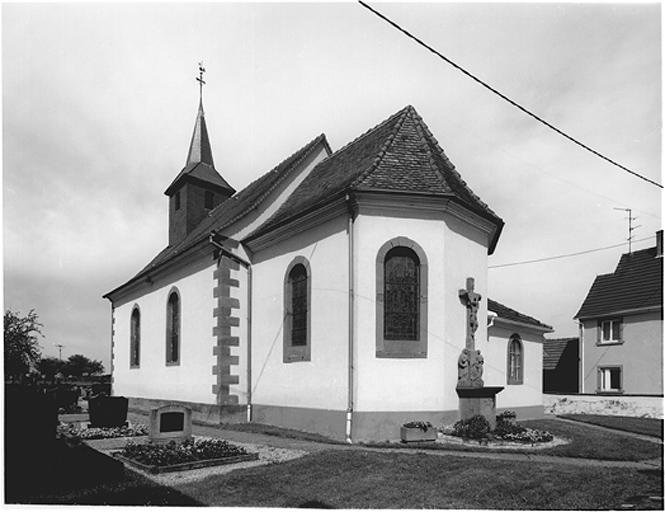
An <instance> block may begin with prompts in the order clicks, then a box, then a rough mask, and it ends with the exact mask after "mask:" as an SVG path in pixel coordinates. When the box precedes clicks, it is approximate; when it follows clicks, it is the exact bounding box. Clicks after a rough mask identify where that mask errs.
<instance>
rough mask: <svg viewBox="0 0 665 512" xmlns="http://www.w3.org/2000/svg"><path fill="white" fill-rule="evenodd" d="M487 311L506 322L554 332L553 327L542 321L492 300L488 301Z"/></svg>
mask: <svg viewBox="0 0 665 512" xmlns="http://www.w3.org/2000/svg"><path fill="white" fill-rule="evenodd" d="M487 309H488V310H489V311H492V312H493V313H496V315H497V316H498V317H499V318H504V319H505V320H511V321H513V322H520V323H522V324H527V325H533V326H534V327H538V328H540V329H546V330H550V331H551V330H552V327H551V326H549V325H547V324H544V323H542V322H541V321H540V320H536V319H535V318H533V317H532V316H528V315H525V314H524V313H520V312H519V311H516V310H514V309H512V308H509V307H508V306H504V305H503V304H501V303H499V302H497V301H495V300H492V299H490V298H488V299H487Z"/></svg>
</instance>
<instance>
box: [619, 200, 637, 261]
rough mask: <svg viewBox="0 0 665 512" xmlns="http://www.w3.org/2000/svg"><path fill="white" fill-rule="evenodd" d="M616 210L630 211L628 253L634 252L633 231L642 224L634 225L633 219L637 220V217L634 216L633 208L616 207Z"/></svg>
mask: <svg viewBox="0 0 665 512" xmlns="http://www.w3.org/2000/svg"><path fill="white" fill-rule="evenodd" d="M614 209H615V210H620V211H624V212H628V238H627V240H628V254H632V252H633V231H635V230H636V229H637V228H639V227H642V226H633V221H634V220H637V217H633V210H632V208H614Z"/></svg>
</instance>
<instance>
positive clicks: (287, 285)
mask: <svg viewBox="0 0 665 512" xmlns="http://www.w3.org/2000/svg"><path fill="white" fill-rule="evenodd" d="M310 307H311V283H310V269H309V262H308V261H307V260H306V259H305V258H303V257H302V256H298V257H297V258H295V259H294V260H293V261H292V262H291V264H290V265H289V266H288V268H287V270H286V276H285V279H284V362H285V363H289V362H293V361H309V360H310V355H311V347H310V341H309V340H310Z"/></svg>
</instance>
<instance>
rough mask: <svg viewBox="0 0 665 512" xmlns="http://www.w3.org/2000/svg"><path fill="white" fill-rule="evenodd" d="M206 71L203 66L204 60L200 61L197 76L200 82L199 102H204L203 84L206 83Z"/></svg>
mask: <svg viewBox="0 0 665 512" xmlns="http://www.w3.org/2000/svg"><path fill="white" fill-rule="evenodd" d="M205 72H206V69H205V68H204V67H203V62H199V76H197V77H196V81H197V82H198V83H199V103H203V86H204V85H205V80H203V73H205Z"/></svg>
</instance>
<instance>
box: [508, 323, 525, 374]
mask: <svg viewBox="0 0 665 512" xmlns="http://www.w3.org/2000/svg"><path fill="white" fill-rule="evenodd" d="M523 375H524V351H523V347H522V340H521V339H520V337H519V335H518V334H513V335H512V336H511V337H510V340H509V341H508V384H522V382H523Z"/></svg>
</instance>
